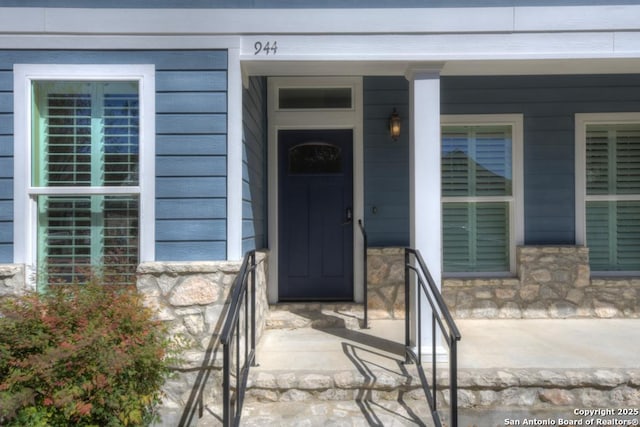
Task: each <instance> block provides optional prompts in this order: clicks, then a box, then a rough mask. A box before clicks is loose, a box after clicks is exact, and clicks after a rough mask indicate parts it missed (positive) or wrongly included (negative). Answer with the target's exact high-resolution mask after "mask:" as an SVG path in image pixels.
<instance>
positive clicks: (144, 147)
mask: <svg viewBox="0 0 640 427" xmlns="http://www.w3.org/2000/svg"><path fill="white" fill-rule="evenodd" d="M16 77H17V79H16V80H17V82H16V85H17V88H18V89H19V90H20V91H24V92H23V94H24V96H25V99H22V97H17V98H16V103H17V104H18V102H24V105H21V106H17V107H18V108H21V109H22V110H21V113H20V114H19V116H20V117H19V119H20V123H18V119H16V124H17V125H18V124H19V125H21V126H24V127H25V128H22V129H21V131H20V132H16V134H17V135H16V142H18V141H21V143H22V144H23V146H21V148H20V150H19V151H20V154H19V155H18V157H20V161H21V162H24V163H23V164H24V165H25V168H24V169H25V170H24V172H25V173H24V176H23V177H22V178H21V179H19V181H20V184H21V185H24V187H25V188H24V189H23V190H24V193H26V194H24V197H23V198H22V200H23V203H22V204H21V205H22V209H24V213H25V214H26V215H25V219H24V221H20V224H19V225H21V226H22V227H23V232H24V235H25V237H27V238H28V239H30V242H28V243H27V244H25V246H24V247H21V248H20V251H22V252H23V254H17V255H22V256H23V257H24V258H25V260H26V261H27V262H28V263H29V264H30V265H32V266H33V267H34V268H35V273H36V276H37V277H38V283H39V284H42V285H44V284H55V283H69V282H83V281H84V280H85V279H86V277H87V274H88V273H96V272H97V273H98V274H101V275H102V277H103V280H104V282H106V283H113V284H131V283H135V271H136V268H137V265H138V263H139V262H140V261H141V259H150V258H151V257H153V250H152V247H153V245H152V243H151V244H150V243H149V239H150V238H151V239H152V238H153V233H152V230H153V227H152V226H149V225H148V224H147V225H145V224H144V222H145V219H146V221H150V222H153V216H150V214H152V209H153V207H152V206H153V152H154V150H153V118H152V117H148V116H149V115H152V114H153V106H152V103H153V67H149V66H124V67H109V66H104V67H97V66H86V67H85V66H74V67H67V66H53V67H52V69H51V70H47V69H46V68H45V67H39V66H26V65H25V66H16ZM149 197H150V198H151V201H150V202H149ZM16 209H18V208H16ZM150 233H151V235H149V234H150ZM20 251H19V252H20ZM150 252H151V253H150Z"/></svg>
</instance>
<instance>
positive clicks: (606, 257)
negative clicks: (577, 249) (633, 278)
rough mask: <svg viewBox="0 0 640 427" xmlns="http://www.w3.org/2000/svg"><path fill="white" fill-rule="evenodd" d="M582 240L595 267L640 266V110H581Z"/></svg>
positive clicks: (578, 137)
mask: <svg viewBox="0 0 640 427" xmlns="http://www.w3.org/2000/svg"><path fill="white" fill-rule="evenodd" d="M576 162H577V164H576V171H577V176H576V195H577V196H576V230H577V233H576V241H577V243H578V244H586V246H588V247H589V262H590V265H591V270H592V271H594V272H637V271H640V113H615V114H612V113H608V114H577V115H576Z"/></svg>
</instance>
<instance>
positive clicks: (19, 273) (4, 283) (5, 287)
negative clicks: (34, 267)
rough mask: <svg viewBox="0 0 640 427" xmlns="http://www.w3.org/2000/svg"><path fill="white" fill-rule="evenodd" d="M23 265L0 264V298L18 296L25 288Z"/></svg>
mask: <svg viewBox="0 0 640 427" xmlns="http://www.w3.org/2000/svg"><path fill="white" fill-rule="evenodd" d="M24 271H25V270H24V265H21V264H0V298H2V297H5V296H11V295H20V294H22V293H24V292H25V291H26V290H27V288H26V280H25V272H24Z"/></svg>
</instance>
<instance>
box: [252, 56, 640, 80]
mask: <svg viewBox="0 0 640 427" xmlns="http://www.w3.org/2000/svg"><path fill="white" fill-rule="evenodd" d="M425 65H426V66H430V67H431V68H433V66H434V65H443V68H442V73H441V74H442V75H444V76H492V75H546V74H637V73H640V59H638V58H613V59H611V58H608V59H600V58H598V59H543V60H532V59H527V60H484V61H483V60H468V61H465V60H457V61H447V62H441V63H427V62H423V61H420V62H414V61H338V60H336V61H270V60H248V61H242V70H243V75H244V76H245V77H249V76H394V75H401V76H402V75H405V74H406V72H407V70H408V69H409V68H411V67H421V66H425Z"/></svg>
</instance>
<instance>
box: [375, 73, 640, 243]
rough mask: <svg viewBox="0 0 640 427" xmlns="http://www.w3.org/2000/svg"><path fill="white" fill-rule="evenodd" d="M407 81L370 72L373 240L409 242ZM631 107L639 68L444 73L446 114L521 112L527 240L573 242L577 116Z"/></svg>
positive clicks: (636, 105) (638, 98) (635, 105)
mask: <svg viewBox="0 0 640 427" xmlns="http://www.w3.org/2000/svg"><path fill="white" fill-rule="evenodd" d="M405 86H406V87H408V84H407V82H406V80H405V79H404V78H402V77H367V78H365V79H364V104H365V105H364V124H365V131H364V133H365V140H364V149H365V152H364V158H365V223H366V227H367V231H368V233H369V236H370V242H371V244H372V245H390V244H395V243H396V242H397V243H399V244H407V243H408V242H409V234H408V233H409V230H408V229H409V176H408V168H409V155H408V147H407V143H408V139H406V138H407V136H406V135H408V123H407V122H408V120H407V117H409V113H408V111H407V110H408V107H407V103H408V91H406V92H405V93H404V94H403V92H402V88H403V87H405ZM402 96H406V100H405V102H402V99H401V98H400V97H402ZM393 107H396V108H397V109H398V111H399V113H400V116H401V117H402V118H403V119H404V120H403V137H401V139H400V140H399V141H398V142H395V143H394V142H392V141H391V140H390V139H389V137H388V131H387V130H386V123H387V119H388V117H389V115H390V114H391V111H392V110H393ZM625 111H640V75H608V76H607V75H584V76H502V77H500V76H490V77H443V78H442V80H441V113H442V114H509V113H518V114H523V116H524V153H523V155H524V208H525V213H524V215H525V217H524V224H525V243H526V244H573V243H575V151H574V150H575V146H574V139H575V137H574V135H575V130H574V126H575V125H574V115H575V114H576V113H595V112H625ZM374 206H375V207H376V208H377V213H376V214H374V213H373V212H372V209H373V207H374Z"/></svg>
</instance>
